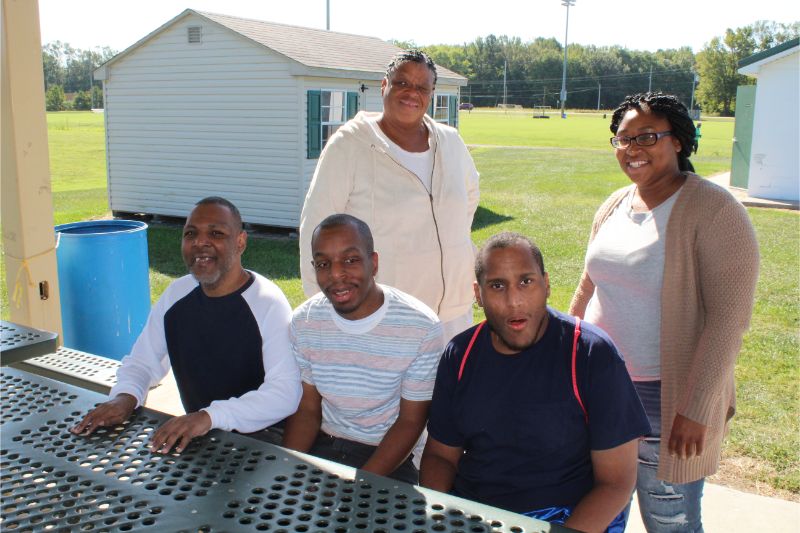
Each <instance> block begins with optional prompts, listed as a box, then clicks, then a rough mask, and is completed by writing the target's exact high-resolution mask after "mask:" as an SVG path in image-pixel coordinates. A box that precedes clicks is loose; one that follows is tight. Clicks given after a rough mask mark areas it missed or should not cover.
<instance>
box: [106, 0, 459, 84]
mask: <svg viewBox="0 0 800 533" xmlns="http://www.w3.org/2000/svg"><path fill="white" fill-rule="evenodd" d="M191 14H194V15H196V16H198V17H202V18H204V19H207V20H209V21H211V22H214V23H216V24H219V25H220V26H222V27H225V28H227V29H229V30H231V31H234V32H236V33H238V34H239V35H242V36H243V37H245V38H247V39H250V40H251V41H253V42H255V43H257V44H260V45H262V46H265V47H267V48H269V49H270V50H273V51H275V52H277V53H279V54H281V55H283V56H285V57H286V58H288V59H290V60H292V61H294V62H295V63H298V64H299V65H302V66H304V67H307V69H308V70H309V71H308V72H305V74H309V75H324V74H325V71H330V72H334V71H351V72H352V73H353V74H354V75H362V76H363V77H367V78H370V79H381V78H382V77H383V75H384V72H385V71H386V65H387V64H388V63H389V61H390V60H391V58H392V56H394V55H395V54H396V53H397V52H399V51H400V50H401V49H400V48H399V47H397V46H395V45H393V44H391V43H390V42H388V41H384V40H382V39H379V38H377V37H367V36H364V35H354V34H349V33H339V32H335V31H328V30H320V29H316V28H305V27H303V26H292V25H289V24H278V23H276V22H266V21H263V20H254V19H246V18H241V17H233V16H230V15H221V14H217V13H208V12H204V11H196V10H194V9H187V10H185V11H183V12H182V13H181V14H179V15H178V16H176V17H175V18H173V19H172V20H170V21H168V22H166V23H165V24H163V25H162V26H161V27H159V28H158V29H156V30H155V31H153V32H152V33H150V34H148V35H147V36H145V37H144V38H142V39H141V40H139V41H137V42H136V43H135V44H133V45H132V46H130V47H128V48H126V49H125V50H123V51H122V52H120V53H119V54H117V55H116V56H114V57H113V58H111V59H110V60H109V61H107V62H106V63H105V64H104V65H103V66H101V67H100V68H99V69H98V70H101V69H104V68H106V67H108V66H109V65H111V64H112V63H114V62H115V61H117V60H118V59H119V58H121V57H124V56H126V55H128V54H130V53H131V52H132V51H133V50H135V49H137V48H139V47H140V46H142V45H143V44H144V43H145V42H147V41H148V40H150V39H151V38H152V37H154V36H155V35H157V34H159V33H161V32H162V31H163V30H165V29H166V28H168V27H169V26H172V25H173V24H174V23H175V22H177V21H178V20H180V19H182V18H184V17H186V16H188V15H191ZM436 71H437V75H438V77H439V79H440V80H442V81H446V82H448V83H452V84H455V85H460V86H463V85H466V84H467V78H465V77H464V76H462V75H460V74H457V73H455V72H453V71H452V70H449V69H446V68H444V67H442V66H438V65H437V67H436ZM298 73H304V72H298Z"/></svg>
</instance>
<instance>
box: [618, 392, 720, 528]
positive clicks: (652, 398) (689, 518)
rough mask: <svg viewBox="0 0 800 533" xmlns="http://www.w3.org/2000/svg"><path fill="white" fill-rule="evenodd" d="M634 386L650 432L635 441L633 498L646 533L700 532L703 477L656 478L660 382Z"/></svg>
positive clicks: (659, 436) (659, 421)
mask: <svg viewBox="0 0 800 533" xmlns="http://www.w3.org/2000/svg"><path fill="white" fill-rule="evenodd" d="M634 386H635V387H636V392H638V393H639V398H640V399H641V400H642V405H643V406H644V410H645V412H646V413H647V418H648V419H649V420H650V426H651V427H652V430H653V433H652V434H650V435H648V436H647V437H645V438H644V439H643V440H641V441H639V468H638V474H637V477H636V497H637V499H638V502H639V511H640V512H641V514H642V522H643V523H644V527H645V528H646V529H647V532H648V533H673V532H674V533H703V523H702V520H701V518H700V500H701V499H702V497H703V483H704V481H705V479H699V480H697V481H692V482H691V483H667V482H666V481H661V480H659V479H657V478H656V471H657V470H658V450H659V446H660V444H661V382H660V381H635V382H634Z"/></svg>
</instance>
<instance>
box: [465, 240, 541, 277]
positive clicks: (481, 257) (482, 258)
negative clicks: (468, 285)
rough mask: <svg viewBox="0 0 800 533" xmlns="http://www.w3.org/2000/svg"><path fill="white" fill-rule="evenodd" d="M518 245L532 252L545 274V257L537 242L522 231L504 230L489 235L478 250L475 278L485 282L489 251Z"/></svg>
mask: <svg viewBox="0 0 800 533" xmlns="http://www.w3.org/2000/svg"><path fill="white" fill-rule="evenodd" d="M517 245H522V246H524V247H525V248H527V249H528V250H529V251H530V252H531V255H532V256H533V260H534V261H535V262H536V264H537V265H539V270H541V272H542V275H544V274H545V273H546V272H545V270H544V258H543V257H542V251H541V250H540V249H539V247H538V246H537V245H536V243H534V242H533V241H532V240H530V239H529V238H528V237H526V236H525V235H522V234H521V233H515V232H513V231H504V232H502V233H498V234H496V235H492V236H491V237H489V240H488V241H486V242H485V243H483V246H481V249H480V250H478V255H477V256H476V257H475V279H477V280H478V283H482V282H483V276H484V274H485V272H486V258H487V257H488V256H489V252H491V251H492V250H496V249H498V248H511V247H512V246H517Z"/></svg>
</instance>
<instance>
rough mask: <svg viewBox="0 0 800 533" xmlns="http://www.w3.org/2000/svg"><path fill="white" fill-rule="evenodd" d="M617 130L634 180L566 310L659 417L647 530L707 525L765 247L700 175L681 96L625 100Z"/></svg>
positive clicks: (741, 214) (612, 205)
mask: <svg viewBox="0 0 800 533" xmlns="http://www.w3.org/2000/svg"><path fill="white" fill-rule="evenodd" d="M611 131H612V132H613V133H614V135H615V136H614V137H612V139H611V144H612V146H613V147H614V148H615V151H616V157H617V160H618V161H619V164H620V167H621V168H622V171H623V172H625V174H626V175H627V176H628V177H629V178H630V180H631V181H632V182H633V183H632V184H631V185H630V186H628V187H625V188H623V189H621V190H619V191H616V192H615V193H613V194H612V195H611V196H610V197H609V198H608V200H606V201H605V203H604V204H603V205H602V206H601V207H600V209H599V210H598V211H597V214H596V215H595V219H594V223H593V225H592V231H591V237H590V241H589V246H588V249H587V253H586V265H585V269H584V272H583V275H582V276H581V280H580V283H579V285H578V288H577V290H576V291H575V295H574V296H573V298H572V303H571V304H570V313H572V314H574V315H576V316H578V317H581V318H583V319H585V320H587V321H589V322H591V323H594V324H597V325H599V326H600V327H602V328H603V329H604V330H605V331H606V332H607V333H608V334H609V335H610V336H611V338H612V339H613V341H614V342H615V344H617V346H618V348H619V349H620V352H621V353H622V355H623V357H624V358H625V360H626V366H627V368H628V371H629V372H630V374H631V377H632V379H633V380H634V384H635V385H636V389H637V391H638V392H639V396H640V398H641V399H642V404H643V405H644V407H645V410H646V411H647V415H648V418H649V419H650V424H651V426H652V428H653V433H652V434H651V435H650V436H648V437H647V438H645V439H643V440H642V441H641V442H640V446H639V472H638V479H637V493H638V499H639V507H640V509H641V512H642V520H643V522H644V524H645V527H646V528H647V530H648V532H650V533H652V532H662V531H664V532H666V531H681V532H684V531H692V532H696V531H702V530H703V527H702V522H701V517H700V499H701V497H702V490H703V480H704V478H705V477H706V476H708V475H710V474H713V473H714V472H715V471H716V469H717V465H718V462H719V456H720V449H721V446H722V438H723V435H724V433H725V431H726V426H727V422H728V420H730V418H731V417H732V416H733V413H734V404H735V398H734V396H735V393H734V366H735V362H736V356H737V355H738V352H739V348H740V346H741V342H742V336H743V334H744V332H745V330H746V329H747V327H748V324H749V321H750V315H751V314H752V309H753V295H754V292H755V285H756V279H757V277H758V244H757V242H756V238H755V233H754V231H753V227H752V225H751V223H750V219H749V218H748V216H747V212H746V211H745V209H744V208H743V207H742V206H741V204H739V203H738V202H737V201H736V200H735V199H734V198H733V197H732V196H731V195H730V193H728V191H726V190H724V189H723V188H721V187H718V186H716V185H714V184H713V183H711V182H709V181H706V180H703V179H702V178H700V177H699V176H697V175H696V174H694V173H693V170H694V169H693V167H692V164H691V162H690V161H689V156H690V155H691V153H692V152H695V151H696V150H697V139H696V136H695V127H694V124H693V122H692V120H691V118H690V117H689V114H688V113H687V111H686V107H685V106H684V105H683V104H681V103H680V102H679V101H678V99H677V98H675V97H674V96H669V95H663V94H660V93H646V94H637V95H634V96H629V97H628V98H626V99H625V101H624V102H623V103H622V104H621V105H620V107H619V108H617V110H616V111H615V112H614V114H613V116H612V119H611Z"/></svg>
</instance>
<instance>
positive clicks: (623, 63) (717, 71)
mask: <svg viewBox="0 0 800 533" xmlns="http://www.w3.org/2000/svg"><path fill="white" fill-rule="evenodd" d="M798 35H800V22H794V23H790V24H784V23H777V22H770V21H758V22H756V23H754V24H751V25H750V26H745V27H743V28H737V29H734V30H732V29H728V30H727V31H726V32H725V35H724V36H720V37H714V38H713V39H711V41H710V42H709V43H707V44H706V45H705V46H704V47H703V49H702V50H701V51H700V52H698V53H697V54H694V53H693V52H692V50H691V48H689V47H682V48H679V49H670V50H658V51H657V52H647V51H638V50H627V49H625V48H622V47H620V46H606V47H598V46H591V45H589V46H586V45H581V44H570V45H569V47H568V49H567V57H568V61H567V99H566V105H567V107H569V108H573V109H614V108H615V107H616V106H617V105H618V104H619V103H620V102H621V101H622V100H623V99H624V98H625V96H627V95H629V94H633V93H637V92H643V91H648V90H652V91H663V92H669V93H672V94H675V95H677V96H678V97H679V98H681V100H682V101H684V103H685V104H686V106H687V107H689V106H692V107H694V108H695V109H697V108H701V109H702V110H703V111H704V112H705V113H715V114H720V115H726V116H730V115H732V114H733V112H734V109H735V99H736V87H737V86H739V85H748V84H754V83H755V79H754V78H750V77H746V76H743V75H741V74H738V73H737V69H738V62H739V61H740V60H741V59H744V58H746V57H748V56H751V55H753V54H755V53H757V52H760V51H763V50H766V49H769V48H771V47H773V46H776V45H778V44H781V43H783V42H786V41H788V40H790V39H794V38H797V37H798ZM395 44H397V45H398V46H401V47H404V48H408V47H416V46H415V45H414V43H413V42H396V43H395ZM424 49H425V51H426V52H427V53H428V54H429V55H430V56H431V58H432V59H433V60H434V62H436V63H437V64H439V65H442V66H444V67H446V68H449V69H450V70H453V71H454V72H457V73H459V74H461V75H462V76H465V77H466V78H467V79H469V84H468V85H467V86H466V87H463V88H462V89H461V100H462V102H470V103H472V104H474V105H475V106H478V107H487V106H489V107H494V106H496V105H497V104H502V103H507V104H520V105H522V106H524V107H533V106H538V105H542V106H551V107H554V108H556V107H559V106H560V92H561V81H562V70H563V61H564V48H563V46H562V45H561V43H559V42H558V41H557V40H556V39H553V38H550V39H545V38H537V39H534V40H533V41H532V42H527V43H525V42H522V40H521V39H520V38H518V37H507V36H505V35H501V36H499V37H498V36H495V35H489V36H487V37H479V38H477V39H476V40H475V41H474V42H471V43H468V44H463V45H434V46H427V47H424ZM504 80H505V81H504Z"/></svg>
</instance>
